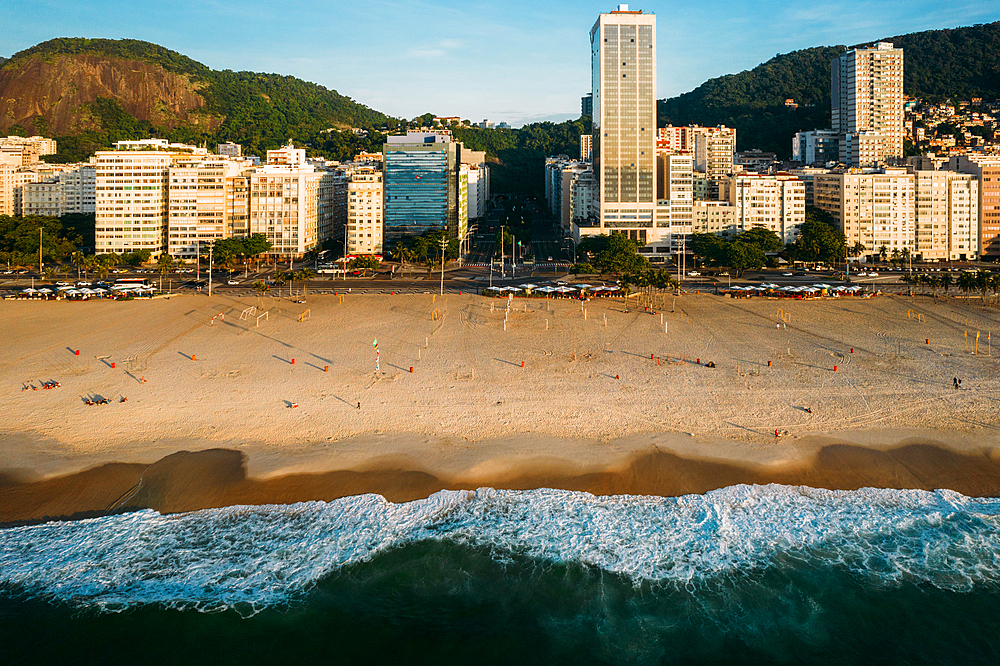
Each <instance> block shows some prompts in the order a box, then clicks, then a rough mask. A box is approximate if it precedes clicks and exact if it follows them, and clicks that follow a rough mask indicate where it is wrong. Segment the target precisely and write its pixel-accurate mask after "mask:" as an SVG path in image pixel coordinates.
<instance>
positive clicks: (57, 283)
mask: <svg viewBox="0 0 1000 666" xmlns="http://www.w3.org/2000/svg"><path fill="white" fill-rule="evenodd" d="M56 286H57V287H71V286H73V283H72V282H56Z"/></svg>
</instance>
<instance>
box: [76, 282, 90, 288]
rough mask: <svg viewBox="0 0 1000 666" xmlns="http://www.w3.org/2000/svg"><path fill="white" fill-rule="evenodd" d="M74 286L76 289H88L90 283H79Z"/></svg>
mask: <svg viewBox="0 0 1000 666" xmlns="http://www.w3.org/2000/svg"><path fill="white" fill-rule="evenodd" d="M76 286H78V287H89V286H90V283H89V282H84V281H81V282H77V283H76Z"/></svg>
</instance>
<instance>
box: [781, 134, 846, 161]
mask: <svg viewBox="0 0 1000 666" xmlns="http://www.w3.org/2000/svg"><path fill="white" fill-rule="evenodd" d="M838 136H839V135H838V134H837V131H836V130H812V131H809V132H798V133H796V134H795V136H794V137H792V159H793V160H795V161H796V162H802V163H803V164H806V165H810V164H817V163H819V164H826V163H827V162H837V161H838V160H839V159H840V140H839V138H838Z"/></svg>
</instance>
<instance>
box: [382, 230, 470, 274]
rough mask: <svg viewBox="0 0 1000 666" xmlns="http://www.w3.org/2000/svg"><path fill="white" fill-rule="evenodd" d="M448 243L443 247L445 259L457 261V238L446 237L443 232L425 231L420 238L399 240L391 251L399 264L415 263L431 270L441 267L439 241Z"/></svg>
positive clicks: (458, 245) (458, 246)
mask: <svg viewBox="0 0 1000 666" xmlns="http://www.w3.org/2000/svg"><path fill="white" fill-rule="evenodd" d="M442 238H446V239H447V241H448V244H447V246H446V247H445V259H446V260H448V261H452V260H454V259H458V254H459V248H460V244H459V241H458V239H457V238H452V237H450V236H448V235H447V234H446V233H445V232H443V231H427V232H424V233H423V234H422V235H420V236H415V237H412V238H404V239H401V240H400V241H399V242H398V243H396V247H395V249H394V250H393V255H394V258H395V259H396V260H397V261H399V262H404V261H408V262H411V263H413V262H417V263H422V264H424V265H425V266H427V268H428V269H433V268H434V267H436V266H440V265H441V239H442Z"/></svg>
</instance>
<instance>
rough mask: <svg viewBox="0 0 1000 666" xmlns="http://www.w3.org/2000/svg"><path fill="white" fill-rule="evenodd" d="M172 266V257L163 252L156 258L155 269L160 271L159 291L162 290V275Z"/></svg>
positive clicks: (171, 268)
mask: <svg viewBox="0 0 1000 666" xmlns="http://www.w3.org/2000/svg"><path fill="white" fill-rule="evenodd" d="M173 268H174V258H173V257H171V256H170V255H169V254H167V253H166V252H164V253H163V254H161V255H160V258H159V259H157V260H156V270H157V271H159V273H160V291H163V276H164V275H166V274H167V273H169V272H170V271H172V270H173Z"/></svg>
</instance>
